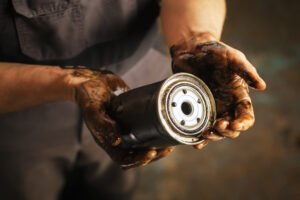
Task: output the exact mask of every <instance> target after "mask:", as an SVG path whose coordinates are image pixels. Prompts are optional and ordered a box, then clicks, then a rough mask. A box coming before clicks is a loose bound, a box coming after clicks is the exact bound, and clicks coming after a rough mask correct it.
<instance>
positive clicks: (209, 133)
mask: <svg viewBox="0 0 300 200" xmlns="http://www.w3.org/2000/svg"><path fill="white" fill-rule="evenodd" d="M202 136H203V137H204V138H205V139H208V140H211V141H219V140H222V139H224V136H222V135H219V134H218V132H217V131H216V130H214V129H210V130H206V131H204V132H203V133H202Z"/></svg>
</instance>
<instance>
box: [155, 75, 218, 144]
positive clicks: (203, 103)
mask: <svg viewBox="0 0 300 200" xmlns="http://www.w3.org/2000/svg"><path fill="white" fill-rule="evenodd" d="M157 103H158V115H159V117H160V120H161V122H162V125H163V127H164V129H165V130H166V131H167V132H168V133H169V134H170V135H171V137H172V138H173V139H175V140H176V141H177V142H179V143H182V144H188V145H193V144H198V143H201V142H202V140H203V138H202V137H201V133H202V131H203V130H205V128H206V127H207V126H209V125H210V124H212V123H213V122H214V120H215V117H216V109H215V101H214V98H213V95H212V93H211V92H210V90H209V88H208V87H207V86H206V84H205V83H204V82H203V81H201V80H200V79H199V78H197V77H196V76H194V75H192V74H188V73H177V74H174V75H173V76H171V77H170V78H168V79H167V80H165V81H164V83H163V84H162V86H161V88H160V91H159V94H158V102H157Z"/></svg>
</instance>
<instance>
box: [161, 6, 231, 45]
mask: <svg viewBox="0 0 300 200" xmlns="http://www.w3.org/2000/svg"><path fill="white" fill-rule="evenodd" d="M225 14H226V5H225V0H162V1H161V14H160V18H161V25H162V30H163V33H164V35H165V38H166V42H167V44H168V45H169V46H172V45H173V44H175V43H176V42H178V41H179V40H182V39H184V38H189V37H190V36H191V35H193V34H194V33H202V32H203V33H205V32H209V33H211V34H212V35H213V36H214V37H215V38H216V39H220V37H221V32H222V28H223V23H224V19H225Z"/></svg>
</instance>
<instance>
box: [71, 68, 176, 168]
mask: <svg viewBox="0 0 300 200" xmlns="http://www.w3.org/2000/svg"><path fill="white" fill-rule="evenodd" d="M80 79H81V80H84V81H83V82H81V83H80V84H78V85H77V86H76V87H75V101H76V102H77V103H78V105H79V106H80V108H81V110H82V113H83V116H84V120H85V122H86V124H87V127H88V128H89V130H90V131H91V133H92V135H93V137H94V139H95V141H96V142H97V143H98V144H99V145H100V146H101V147H102V148H103V149H104V150H105V151H106V152H107V153H108V154H109V156H110V157H111V158H112V159H113V160H114V161H115V162H117V163H118V164H120V166H121V167H122V168H123V169H128V168H132V167H137V166H143V165H146V164H148V163H150V162H151V161H155V160H158V159H160V158H162V157H165V156H166V155H168V154H169V153H171V152H172V151H173V147H169V148H164V149H159V150H158V149H143V150H141V149H139V150H134V149H123V148H121V142H122V141H121V130H120V128H119V127H118V125H117V123H116V122H115V121H114V120H113V119H112V118H111V117H110V116H109V115H108V114H107V108H108V107H109V103H110V100H111V98H112V97H113V96H114V95H115V93H120V92H125V91H126V90H128V87H127V85H126V84H125V82H124V81H123V80H121V79H120V78H119V77H117V76H116V75H114V74H112V73H111V72H107V71H91V70H88V69H75V70H74V72H73V73H72V78H71V81H72V82H74V81H75V82H76V80H80Z"/></svg>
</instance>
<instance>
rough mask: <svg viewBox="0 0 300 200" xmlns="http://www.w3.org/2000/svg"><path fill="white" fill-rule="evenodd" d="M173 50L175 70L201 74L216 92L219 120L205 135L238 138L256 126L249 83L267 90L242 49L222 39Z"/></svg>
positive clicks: (179, 45)
mask: <svg viewBox="0 0 300 200" xmlns="http://www.w3.org/2000/svg"><path fill="white" fill-rule="evenodd" d="M171 53H172V57H173V65H172V66H173V70H174V71H175V72H179V71H185V72H189V73H192V74H195V75H197V76H198V77H199V78H201V79H202V80H203V81H204V82H205V83H206V84H207V85H208V86H209V88H210V89H211V91H212V93H213V95H214V98H215V101H216V107H217V121H216V123H215V125H214V126H213V127H212V128H211V129H210V130H209V131H207V132H206V133H205V134H204V136H205V135H206V136H207V138H209V139H216V140H217V139H221V138H222V137H220V136H227V137H231V138H235V137H237V136H238V135H239V133H240V131H244V130H247V129H248V128H249V127H251V126H252V125H253V123H254V113H253V107H252V104H251V99H250V97H249V93H248V85H249V86H251V87H254V88H256V89H259V90H263V89H264V88H265V83H264V82H263V80H262V79H261V78H260V77H259V75H258V74H257V72H256V70H255V68H254V67H253V66H252V65H251V64H250V63H249V61H248V60H247V59H246V58H245V56H244V55H243V54H242V53H241V52H239V51H237V50H235V49H233V48H231V47H228V46H226V45H225V44H222V43H219V42H207V43H198V42H197V41H196V40H195V39H193V40H190V41H186V42H184V43H181V44H178V45H176V46H173V47H172V49H171Z"/></svg>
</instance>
